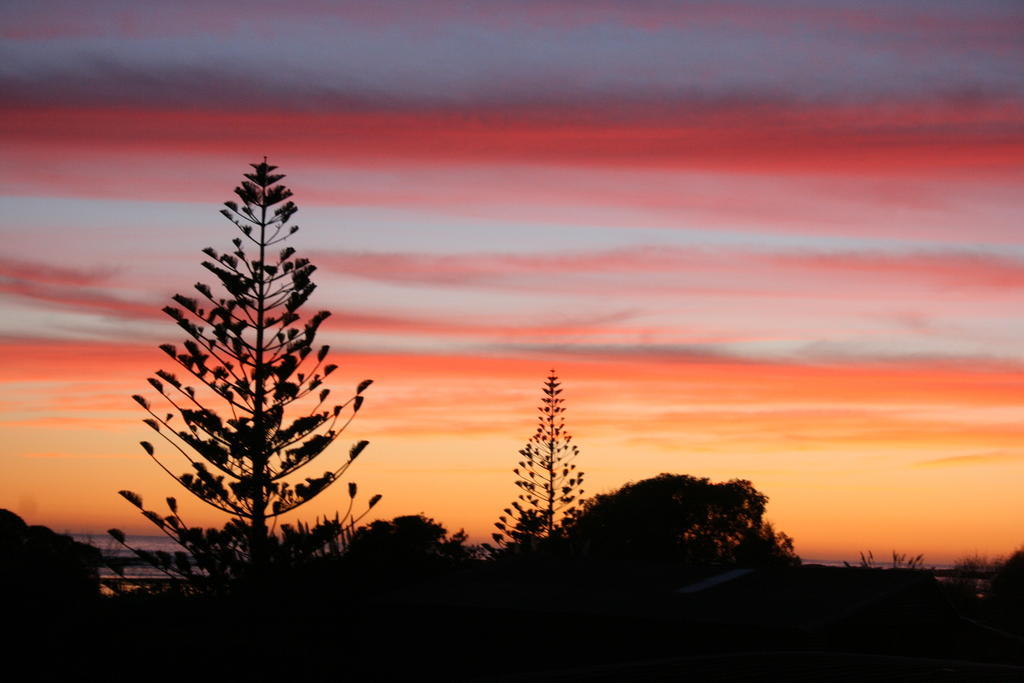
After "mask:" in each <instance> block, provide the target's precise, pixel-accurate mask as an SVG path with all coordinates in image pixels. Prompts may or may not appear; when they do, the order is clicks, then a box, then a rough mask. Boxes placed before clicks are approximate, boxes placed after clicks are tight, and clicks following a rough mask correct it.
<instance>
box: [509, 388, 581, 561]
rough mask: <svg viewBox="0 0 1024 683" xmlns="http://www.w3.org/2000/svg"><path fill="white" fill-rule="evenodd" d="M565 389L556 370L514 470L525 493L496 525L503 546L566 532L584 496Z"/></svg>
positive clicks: (531, 543)
mask: <svg viewBox="0 0 1024 683" xmlns="http://www.w3.org/2000/svg"><path fill="white" fill-rule="evenodd" d="M561 393H562V389H561V385H560V383H559V381H558V376H557V375H556V374H555V371H554V370H552V371H551V374H550V376H549V377H548V378H547V381H546V382H545V383H544V396H543V398H541V405H540V407H539V410H540V416H539V417H538V425H537V431H536V432H534V434H533V436H532V437H531V438H530V440H529V442H527V444H526V446H525V447H524V448H523V449H522V450H521V451H519V455H520V456H521V457H522V460H520V461H519V464H518V467H516V468H515V469H513V470H512V472H513V474H515V476H516V481H515V483H516V486H518V487H519V489H520V493H519V496H518V498H517V500H515V501H514V502H513V503H512V505H511V506H509V507H507V508H505V510H504V512H505V514H504V515H501V516H500V517H499V518H498V521H497V522H496V523H495V525H494V526H495V527H497V529H498V533H495V534H493V535H492V538H493V539H494V540H495V542H497V543H498V544H499V545H502V546H506V547H508V546H514V547H516V548H517V549H521V550H527V549H530V548H532V547H534V546H536V545H537V544H538V543H541V542H543V541H544V540H546V539H554V538H556V537H558V536H560V534H561V530H562V527H563V524H564V522H565V521H566V520H567V519H571V518H572V516H573V515H574V514H575V512H576V509H577V507H576V504H577V503H578V502H579V499H580V497H581V496H582V495H583V489H582V486H583V472H581V471H579V470H578V469H577V468H576V464H575V463H574V462H573V460H575V458H576V456H577V455H579V449H578V448H577V447H576V445H575V444H573V443H571V441H572V436H571V435H570V434H569V433H568V432H567V431H566V429H565V418H564V416H563V413H565V407H564V406H563V405H562V404H563V403H564V402H565V399H563V398H561V396H560V395H561Z"/></svg>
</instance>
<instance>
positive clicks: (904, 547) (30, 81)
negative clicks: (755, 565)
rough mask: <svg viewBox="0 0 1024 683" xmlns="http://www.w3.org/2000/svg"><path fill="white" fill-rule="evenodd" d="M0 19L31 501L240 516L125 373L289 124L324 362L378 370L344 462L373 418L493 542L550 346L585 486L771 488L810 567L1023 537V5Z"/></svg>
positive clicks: (178, 336) (412, 508) (7, 437)
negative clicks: (157, 450) (170, 504)
mask: <svg viewBox="0 0 1024 683" xmlns="http://www.w3.org/2000/svg"><path fill="white" fill-rule="evenodd" d="M0 36H2V39H0V147H2V149H3V154H2V155H0V179H2V184H0V230H2V239H3V249H2V251H0V344H2V345H3V347H4V348H3V350H2V355H0V358H2V359H3V360H2V361H0V406H2V412H0V442H2V443H3V449H2V451H0V507H8V508H11V509H13V510H14V511H15V512H17V513H18V514H20V515H22V516H23V517H25V518H26V520H27V521H29V522H30V523H36V524H46V525H50V526H52V527H54V528H56V529H57V530H60V531H65V530H67V531H76V532H78V531H92V532H100V533H101V532H102V531H103V530H105V529H107V528H109V527H112V526H117V527H122V528H124V529H126V530H130V531H134V532H139V533H154V532H155V530H154V529H153V528H152V527H150V526H149V525H148V522H146V521H145V520H144V519H142V518H141V517H140V516H139V515H138V513H137V511H136V510H134V508H132V507H131V506H130V505H128V504H127V503H126V502H125V501H123V500H122V499H120V498H119V497H118V496H117V494H116V492H117V491H118V490H119V489H122V488H129V489H133V490H136V491H138V492H140V493H141V494H142V495H143V497H144V498H145V499H146V501H147V503H149V504H150V506H151V507H154V508H157V509H162V503H161V501H162V499H163V498H164V497H165V496H168V495H175V496H178V498H179V499H180V500H181V501H182V503H183V507H184V515H185V516H186V517H187V518H188V520H189V521H191V522H193V523H196V524H207V525H213V524H221V523H223V521H224V520H223V517H222V516H221V515H220V513H217V512H215V511H213V510H212V509H210V508H206V507H204V505H203V504H202V503H200V502H199V501H197V500H194V499H193V500H186V496H187V494H186V493H185V492H184V491H183V490H181V489H180V487H178V485H177V484H175V483H174V482H173V481H172V480H170V479H169V478H168V477H167V476H166V475H164V474H163V473H162V472H160V471H159V469H158V468H157V467H156V466H155V465H154V464H153V463H152V462H151V461H150V460H149V459H148V458H147V457H146V456H145V454H144V453H143V451H142V449H141V448H140V447H139V446H138V442H139V440H141V439H144V438H147V436H148V429H147V428H146V427H145V426H144V425H142V424H141V419H142V417H144V415H143V414H142V411H141V410H139V408H138V406H136V405H135V404H134V403H133V402H132V401H131V399H130V396H131V394H133V393H145V392H146V390H147V389H148V385H147V384H146V378H147V377H148V376H149V375H150V374H151V373H152V372H153V371H154V370H156V369H158V368H167V369H171V368H170V367H169V364H168V361H167V359H166V356H164V355H163V354H162V353H161V352H160V351H159V350H158V349H157V348H156V347H157V345H158V344H160V343H164V342H180V341H181V340H182V333H181V331H180V330H179V329H178V328H177V327H176V326H175V325H174V323H173V322H172V321H171V320H170V319H169V318H167V317H166V316H165V315H164V314H163V313H161V311H160V309H161V307H162V306H163V305H165V304H166V303H167V302H168V299H169V297H170V296H171V295H172V294H174V293H175V292H182V293H188V292H189V291H190V289H191V286H192V284H193V283H194V282H196V281H207V282H210V281H211V279H210V278H209V277H208V276H207V274H206V272H205V271H204V270H203V269H202V268H201V266H200V265H199V264H200V261H201V260H202V258H203V257H202V254H201V253H200V250H201V249H202V248H203V247H207V246H212V247H214V248H217V249H223V248H226V247H228V246H229V244H230V240H231V238H232V237H234V236H235V233H234V232H233V230H234V229H233V227H232V226H231V225H230V224H229V223H228V222H227V221H225V220H224V219H223V218H222V217H220V216H219V215H218V210H219V208H220V205H221V202H223V201H225V200H228V199H231V198H232V195H231V191H232V188H233V187H234V186H235V184H237V182H238V180H239V179H240V176H241V173H242V172H244V171H246V170H247V169H248V167H247V164H248V163H250V162H255V161H258V160H261V159H262V157H263V156H264V155H266V156H268V157H269V160H270V162H271V163H273V164H277V165H278V166H279V167H280V170H281V171H282V172H284V173H286V174H287V176H288V177H287V180H286V181H285V182H286V184H287V185H289V186H290V187H291V188H292V190H293V191H294V192H295V197H294V199H295V201H296V202H297V204H298V205H299V209H300V211H299V214H298V215H297V217H296V221H297V222H298V224H299V225H301V226H302V229H301V231H300V232H299V233H298V234H297V235H295V236H294V237H293V238H292V240H291V242H290V244H291V245H292V246H294V247H295V248H296V249H297V250H299V252H300V255H302V256H307V257H309V258H310V259H311V260H312V261H313V262H314V263H315V264H316V265H317V266H318V267H319V269H318V271H317V273H316V276H315V280H316V282H317V283H318V285H319V288H318V290H317V292H316V294H315V295H314V297H313V300H312V302H311V304H310V308H311V309H318V308H325V309H328V310H331V311H333V313H334V315H333V317H332V318H331V319H330V320H329V321H328V323H327V324H326V326H325V330H324V332H323V333H322V335H321V337H320V339H321V340H322V341H323V342H324V343H330V344H331V345H332V351H333V355H334V356H335V362H337V363H338V364H339V365H340V369H339V370H338V371H337V372H336V373H335V374H334V375H333V376H332V382H331V386H332V387H336V388H337V389H338V390H339V391H346V390H348V389H349V388H350V387H354V386H355V384H356V383H357V382H359V381H360V380H362V379H364V378H373V379H374V380H375V383H374V384H373V386H372V387H371V388H370V389H369V390H368V391H367V400H366V404H365V406H364V408H363V410H362V412H361V413H360V414H359V416H358V418H357V419H356V421H355V422H354V423H353V424H352V427H351V428H350V432H349V433H348V434H347V435H346V437H343V442H345V443H343V444H339V446H338V447H337V450H336V451H335V452H334V453H333V454H328V455H325V456H322V457H323V458H324V459H325V463H324V465H325V467H324V468H323V469H327V465H328V464H329V463H327V462H326V460H330V461H331V462H332V463H335V462H337V461H338V459H340V458H342V457H343V454H344V453H345V452H346V451H347V443H348V442H352V441H355V440H358V439H368V440H369V441H370V442H371V445H370V447H369V448H368V449H367V450H366V451H365V452H364V454H363V455H362V456H361V458H360V460H359V461H358V462H357V463H356V465H355V466H354V467H353V468H352V469H351V470H350V471H349V477H348V478H349V479H351V480H354V481H357V482H358V483H359V487H360V491H361V492H362V493H363V494H365V496H369V495H370V494H372V493H381V494H383V496H384V498H383V500H382V502H381V503H380V505H379V506H378V508H376V509H375V512H378V513H379V516H381V517H385V518H390V517H392V516H395V515H399V514H414V513H420V512H422V513H425V514H426V515H428V516H431V517H434V518H435V519H437V520H439V521H442V522H443V523H445V524H446V525H447V526H448V528H449V529H453V530H454V529H458V528H460V527H464V528H465V529H466V531H467V532H469V533H470V534H471V537H472V538H473V539H474V540H484V539H485V538H486V537H487V536H489V534H490V531H491V524H492V523H493V522H494V520H495V518H496V517H497V515H498V514H499V513H500V511H501V508H503V507H505V506H506V505H508V503H509V502H510V501H511V500H512V499H513V498H514V497H515V494H516V489H515V487H514V485H513V475H512V473H511V468H512V467H514V466H515V462H516V459H517V451H518V450H519V449H520V448H521V447H522V446H523V445H524V444H525V442H526V440H527V439H528V438H529V437H530V435H531V434H532V432H533V429H534V424H535V420H536V415H537V409H536V406H537V405H538V403H539V400H540V398H541V385H542V383H543V381H544V378H545V376H546V375H547V372H548V370H550V369H551V368H555V369H556V370H557V372H558V375H559V376H560V377H561V378H562V380H563V383H564V388H565V392H564V394H563V396H564V397H565V399H566V407H567V413H566V419H567V425H568V428H569V431H571V432H572V433H573V434H574V440H575V441H576V442H577V443H578V445H579V447H580V451H581V454H580V456H579V460H578V463H579V466H580V468H581V469H583V470H584V471H585V472H586V474H587V480H588V481H587V484H588V485H587V489H588V492H589V493H598V492H602V491H607V490H610V489H613V488H616V487H618V486H620V485H622V484H624V483H626V482H628V481H635V480H638V479H642V478H645V477H649V476H654V475H657V474H659V473H661V472H673V473H686V474H692V475H697V476H705V477H710V478H712V479H714V480H724V479H730V478H736V477H739V478H745V479H749V480H751V481H752V482H753V483H754V485H755V486H756V487H757V488H758V489H759V490H761V491H763V492H764V493H766V494H767V495H768V496H769V498H770V503H769V505H768V517H769V519H770V520H771V521H772V522H773V523H774V524H775V526H776V528H778V529H780V530H782V531H785V532H786V533H788V534H790V535H791V536H793V537H794V539H795V541H796V549H797V551H798V553H800V554H801V555H802V556H803V557H805V558H822V559H850V560H854V559H856V558H857V554H858V552H859V551H862V550H863V551H867V550H873V551H874V553H875V555H876V556H877V555H880V554H881V555H886V554H888V553H889V552H890V551H892V550H896V551H899V552H905V553H909V554H917V553H924V555H925V560H926V562H935V563H940V562H948V561H951V560H952V559H954V558H957V557H960V556H963V555H966V554H970V553H974V552H979V553H985V554H989V555H1002V554H1007V553H1009V552H1011V551H1012V550H1014V549H1016V548H1017V547H1019V546H1020V545H1021V544H1024V496H1022V491H1024V315H1022V313H1024V191H1022V187H1024V3H1020V2H1017V1H1015V0H1007V1H1004V2H999V1H995V0H993V1H986V0H971V2H962V1H959V0H957V1H943V0H919V1H914V0H908V1H905V2H891V1H890V0H873V1H871V0H849V1H842V0H836V1H832V2H828V1H819V2H811V1H810V0H803V1H797V0H782V1H772V2H768V1H764V2H757V1H755V0H746V1H737V2H730V1H718V2H667V1H657V0H649V1H648V0H630V1H628V2H627V1H626V0H622V1H612V0H605V1H600V0H598V1H594V2H587V3H580V2H577V1H576V0H544V1H541V0H524V1H520V2H498V1H493V2H465V1H455V0H437V1H431V2H417V3H408V2H382V1H375V2H365V1H362V2H360V1H356V2H335V1H333V0H332V1H328V0H322V1H315V0H296V1H293V2H288V3H279V2H266V1H260V0H247V1H246V2H215V3H210V2H198V1H195V0H178V1H176V2H170V3H169V2H148V1H145V2H144V1H139V0H90V1H89V2H81V1H80V0H75V1H73V0H66V1H56V0H55V1H40V0H31V1H27V0H26V1H22V0H6V1H5V2H3V3H2V4H0ZM211 284H213V283H212V282H211ZM167 456H168V461H169V462H171V463H173V465H174V468H175V469H177V470H180V471H185V465H184V464H183V463H182V462H179V461H175V460H173V458H171V457H170V454H169V453H168V454H167ZM342 488H343V487H340V486H339V487H337V489H336V490H332V491H331V492H329V493H326V494H324V495H322V496H321V497H320V499H318V502H317V503H316V505H317V507H315V509H312V510H310V508H311V507H313V506H312V505H311V506H308V507H307V508H304V510H309V512H307V513H305V514H304V515H303V518H306V519H309V518H311V517H312V516H313V515H316V514H320V513H327V512H333V510H334V509H336V508H338V507H339V506H342V505H343V503H344V500H343V499H344V498H345V494H344V491H343V490H342Z"/></svg>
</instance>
